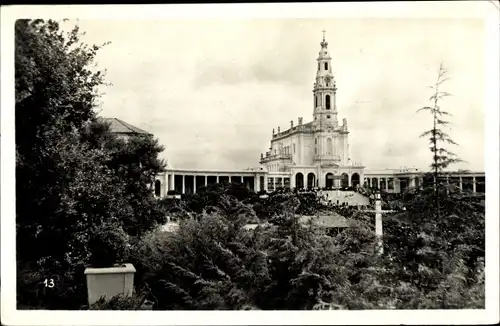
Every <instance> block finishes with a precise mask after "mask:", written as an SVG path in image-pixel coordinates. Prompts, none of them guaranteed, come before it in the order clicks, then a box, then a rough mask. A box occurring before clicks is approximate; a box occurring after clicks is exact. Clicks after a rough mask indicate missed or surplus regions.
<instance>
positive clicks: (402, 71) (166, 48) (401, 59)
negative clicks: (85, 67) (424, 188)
mask: <svg viewBox="0 0 500 326" xmlns="http://www.w3.org/2000/svg"><path fill="white" fill-rule="evenodd" d="M75 22H76V21H72V23H75ZM76 23H77V24H78V25H79V26H80V29H81V30H82V31H84V32H86V35H85V36H84V37H83V39H82V40H83V41H85V42H86V43H89V44H101V43H104V42H108V41H109V42H111V43H110V44H109V45H107V46H105V47H104V48H103V49H102V50H100V51H99V53H98V55H97V58H96V63H97V64H98V67H99V68H101V69H106V70H107V74H106V80H107V81H108V82H110V83H111V84H112V85H111V86H107V87H105V88H103V89H102V91H103V92H104V93H105V94H104V95H103V97H102V99H101V102H102V103H101V106H100V108H99V114H100V115H101V116H105V117H116V118H119V119H122V120H124V121H126V122H128V123H130V124H132V125H135V126H137V127H139V128H141V129H144V130H147V131H149V132H151V133H153V134H154V135H155V136H156V137H157V138H158V139H159V141H160V143H161V144H162V145H163V146H164V147H165V150H164V152H163V153H162V154H161V156H162V158H165V159H166V160H167V161H168V164H169V166H170V167H174V168H184V169H244V168H247V167H255V166H258V165H259V164H258V160H259V158H260V153H262V152H265V151H266V150H268V148H269V145H270V137H271V134H272V129H273V128H275V129H277V128H278V126H280V127H281V130H286V129H287V128H288V127H289V126H290V120H293V121H294V123H295V124H297V120H298V117H304V123H305V122H309V121H311V120H312V113H313V95H312V87H313V83H314V79H315V74H316V58H317V56H318V52H319V50H320V48H321V47H320V42H321V39H322V30H323V29H325V30H326V39H327V41H328V44H329V45H328V48H329V51H330V55H331V57H332V68H333V73H334V75H335V78H336V82H337V87H338V91H337V107H338V112H339V121H342V120H341V119H342V118H346V119H347V121H348V125H349V129H350V135H349V146H350V153H351V159H352V160H353V161H356V162H361V163H363V164H364V165H365V166H366V168H367V169H385V168H400V167H403V166H406V167H417V168H420V169H427V168H428V165H429V163H430V160H431V153H430V151H429V149H428V145H427V140H425V139H421V138H419V135H420V134H421V133H422V132H424V131H426V130H428V129H429V128H431V127H432V118H431V116H430V115H429V114H428V113H423V112H421V113H416V111H417V110H418V109H419V108H420V107H422V106H426V105H429V104H430V102H429V97H430V96H431V95H432V90H431V89H430V88H429V87H428V86H429V85H432V84H433V83H435V81H436V78H437V73H438V69H439V65H440V63H441V62H442V63H443V65H444V67H445V68H447V70H448V77H449V78H450V79H449V80H448V81H447V82H446V83H444V84H443V90H444V91H447V92H448V93H451V94H452V95H453V96H451V97H448V98H446V99H445V100H444V101H443V102H442V103H441V107H442V109H444V110H447V111H449V112H450V113H451V114H452V115H453V116H452V117H450V119H449V120H450V121H451V122H452V125H451V128H450V129H449V130H447V132H448V133H449V134H450V136H451V137H452V138H453V139H454V140H455V141H456V142H457V143H458V144H459V146H458V147H455V146H452V147H451V148H449V149H450V150H451V151H453V152H455V153H456V154H458V155H459V156H460V157H461V158H462V159H463V160H465V161H466V163H463V164H460V165H457V166H455V168H457V169H458V168H462V169H470V170H474V171H476V170H477V171H484V153H485V151H484V148H485V141H484V133H485V129H484V112H485V111H484V110H485V108H484V107H485V104H484V101H485V100H484V98H485V78H486V75H485V73H486V71H485V68H486V67H485V55H486V49H485V47H486V40H485V33H484V28H485V26H484V25H483V21H482V20H479V19H472V18H471V19H465V18H462V19H452V18H410V19H408V18H407V19H402V18H358V19H357V18H344V19H342V18H334V19H333V18H332V19H232V20H230V19H158V20H152V19H143V20H110V19H107V20H104V19H102V20H78V21H77V22H76Z"/></svg>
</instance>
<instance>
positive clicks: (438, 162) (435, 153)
mask: <svg viewBox="0 0 500 326" xmlns="http://www.w3.org/2000/svg"><path fill="white" fill-rule="evenodd" d="M447 73H448V71H447V70H446V69H445V68H444V67H443V64H442V63H441V64H440V66H439V72H438V78H437V80H436V83H435V84H434V86H429V87H430V88H431V89H433V90H434V93H433V94H432V96H431V97H430V98H429V100H430V101H431V102H432V106H424V107H421V108H420V109H418V110H417V112H420V111H427V112H429V113H430V114H431V116H432V129H430V130H427V131H425V132H424V133H422V135H421V137H429V144H430V150H431V152H432V164H431V168H432V174H433V177H434V192H435V197H436V198H435V204H436V210H437V212H438V215H439V200H438V196H439V192H440V191H441V188H442V180H441V179H442V178H441V175H442V172H443V170H444V169H446V168H447V167H449V166H450V165H451V164H455V163H459V162H461V161H462V160H461V159H459V158H458V157H457V155H456V154H455V153H453V152H450V151H449V150H447V149H446V148H444V147H443V144H452V145H457V143H456V142H455V141H454V140H453V139H451V138H450V136H449V135H448V134H447V133H446V132H445V131H444V130H443V127H445V126H447V125H448V124H450V122H449V121H447V120H444V117H445V116H450V115H451V114H450V113H448V112H447V111H445V110H444V109H442V108H441V106H440V101H441V100H442V99H444V98H445V97H448V96H451V94H450V93H448V92H443V91H441V89H440V86H441V84H442V83H444V82H445V81H447V80H448V79H449V78H448V77H447Z"/></svg>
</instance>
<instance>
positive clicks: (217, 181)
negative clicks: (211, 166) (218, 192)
mask: <svg viewBox="0 0 500 326" xmlns="http://www.w3.org/2000/svg"><path fill="white" fill-rule="evenodd" d="M215 183H219V175H218V174H217V180H216V181H215Z"/></svg>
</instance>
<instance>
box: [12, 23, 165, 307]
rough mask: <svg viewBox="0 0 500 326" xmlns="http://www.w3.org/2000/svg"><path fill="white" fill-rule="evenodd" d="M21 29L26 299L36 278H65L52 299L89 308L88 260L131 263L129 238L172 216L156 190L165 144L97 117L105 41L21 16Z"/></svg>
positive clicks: (20, 255)
mask: <svg viewBox="0 0 500 326" xmlns="http://www.w3.org/2000/svg"><path fill="white" fill-rule="evenodd" d="M15 31H16V35H15V41H16V48H15V58H16V62H15V73H16V75H15V78H16V108H15V114H16V199H17V201H16V225H17V232H16V242H17V250H16V254H17V260H18V272H19V274H20V275H21V274H22V275H27V276H26V278H24V277H20V278H18V294H19V296H20V297H19V298H18V302H24V303H26V304H33V303H34V304H35V305H36V304H37V303H36V302H37V300H39V298H38V299H37V298H36V295H33V296H32V297H30V293H33V289H36V284H39V283H40V282H43V279H44V278H57V282H56V286H55V287H54V288H52V290H50V291H49V292H50V293H49V292H47V293H45V294H44V295H45V299H44V300H42V301H43V302H44V304H45V306H46V307H47V305H48V306H49V307H51V308H58V307H66V308H67V307H79V304H81V301H82V300H85V283H84V278H83V269H84V267H85V266H86V265H88V264H89V263H93V264H95V265H99V266H101V265H112V264H114V263H119V262H121V261H122V260H123V259H126V255H127V250H126V247H127V242H128V237H130V236H135V235H140V234H142V233H144V232H145V231H147V230H150V229H152V228H153V227H154V226H155V225H156V224H157V223H158V222H159V223H162V222H163V220H164V219H165V217H164V214H163V213H162V212H161V210H160V209H159V207H158V205H157V202H156V200H155V199H154V197H153V194H152V191H151V185H152V183H153V181H154V175H155V174H157V173H158V172H160V171H161V170H162V168H163V162H162V161H161V160H159V159H158V153H159V152H161V151H162V150H163V148H162V147H161V146H159V144H158V141H157V140H155V139H153V137H139V138H132V139H130V140H129V141H128V142H123V141H121V140H119V139H117V138H116V137H115V136H114V135H112V134H111V133H110V132H109V126H107V125H105V124H103V123H101V122H100V121H99V119H97V116H96V113H95V108H96V105H97V100H98V98H99V93H98V91H99V87H102V86H104V85H105V82H104V72H102V71H99V70H96V69H95V68H93V67H92V64H93V60H94V58H95V55H96V53H97V51H98V50H99V49H100V48H101V46H97V45H94V46H88V45H86V44H83V43H81V42H80V41H79V37H80V33H79V30H78V27H75V28H74V29H73V30H72V31H70V32H69V33H64V32H63V31H62V30H61V29H60V27H59V24H58V23H57V22H55V21H51V20H49V21H43V20H18V21H17V22H16V26H15ZM113 239H114V240H113ZM117 239H119V240H120V241H119V243H120V244H119V245H118V243H117V242H116V241H115V240H117ZM103 244H105V245H110V244H113V245H112V246H111V247H110V248H102V245H103ZM113 246H114V247H113ZM30 275H31V276H30ZM26 280H30V281H29V282H27V281H26ZM25 281H26V282H25ZM33 285H35V286H33ZM30 291H31V292H30ZM47 291H48V290H47ZM47 296H49V297H50V299H47V298H48V297H47Z"/></svg>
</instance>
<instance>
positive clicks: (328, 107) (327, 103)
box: [325, 95, 330, 110]
mask: <svg viewBox="0 0 500 326" xmlns="http://www.w3.org/2000/svg"><path fill="white" fill-rule="evenodd" d="M325 101H326V109H327V110H330V95H327V96H326V97H325Z"/></svg>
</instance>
